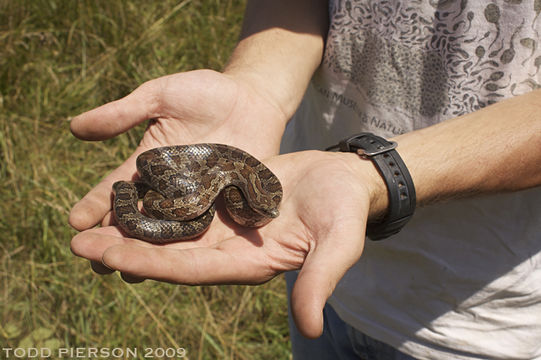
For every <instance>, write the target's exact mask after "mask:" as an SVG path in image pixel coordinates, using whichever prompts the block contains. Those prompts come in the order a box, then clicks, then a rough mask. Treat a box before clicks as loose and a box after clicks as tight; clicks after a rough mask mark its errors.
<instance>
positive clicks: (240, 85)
mask: <svg viewBox="0 0 541 360" xmlns="http://www.w3.org/2000/svg"><path fill="white" fill-rule="evenodd" d="M260 91H264V90H260ZM285 117H286V116H285V115H284V114H283V113H282V112H281V110H280V108H279V106H278V105H277V104H276V103H273V101H272V97H271V96H267V94H264V93H260V92H258V91H257V90H256V89H254V88H252V87H250V85H248V83H247V82H243V81H241V80H238V79H236V78H235V77H234V76H228V75H224V74H221V73H217V72H214V71H210V70H197V71H192V72H187V73H179V74H174V75H170V76H165V77H161V78H158V79H155V80H151V81H149V82H146V83H144V84H143V85H141V86H140V87H139V88H137V89H136V90H135V91H133V92H132V93H131V94H129V95H128V96H126V97H124V98H122V99H120V100H117V101H113V102H111V103H108V104H105V105H103V106H100V107H98V108H96V109H93V110H91V111H88V112H86V113H84V114H81V115H79V116H77V117H75V118H74V119H73V120H72V122H71V130H72V132H73V134H74V135H75V136H77V137H78V138H80V139H85V140H104V139H107V138H111V137H114V136H116V135H118V134H120V133H122V132H125V131H127V130H129V129H130V128H132V127H133V126H135V125H137V124H139V123H141V122H143V121H146V120H148V119H152V121H151V122H150V123H149V126H148V128H147V130H146V132H145V134H144V136H143V138H142V140H141V142H140V145H139V146H138V148H137V149H136V150H135V152H134V153H133V155H132V156H130V157H129V158H128V159H127V160H126V161H125V162H124V163H123V164H122V165H120V166H119V167H118V168H117V169H116V170H114V171H113V172H111V173H110V174H109V175H108V176H106V177H105V178H104V179H103V180H102V181H101V182H100V183H99V184H98V185H97V186H96V187H95V188H94V189H92V190H91V191H90V192H89V193H88V194H87V195H86V196H85V197H83V198H82V199H81V200H80V201H79V202H78V203H77V204H75V206H74V207H73V209H72V211H71V213H70V218H69V222H70V224H71V226H73V227H74V228H75V229H77V230H85V229H89V228H91V227H92V226H94V225H96V224H97V223H99V222H101V223H102V224H108V223H109V221H110V216H109V215H108V214H110V208H111V186H112V184H113V183H114V182H115V181H117V180H126V179H132V178H133V176H134V175H135V173H136V168H135V159H136V157H137V155H139V154H140V153H141V152H143V151H145V150H148V149H150V148H154V147H158V146H165V145H178V144H190V143H197V142H218V143H225V144H228V145H233V146H236V147H239V148H242V149H243V150H246V151H248V152H250V153H252V154H253V155H255V156H256V157H260V158H262V157H267V156H270V155H274V154H276V153H277V151H278V148H279V142H280V137H281V135H282V132H283V129H284V126H285V122H286V119H285ZM262 129H264V131H262Z"/></svg>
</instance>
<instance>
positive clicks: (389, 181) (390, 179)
mask: <svg viewBox="0 0 541 360" xmlns="http://www.w3.org/2000/svg"><path fill="white" fill-rule="evenodd" d="M336 147H338V148H339V150H340V151H342V152H354V153H357V154H358V155H359V156H361V157H363V158H367V159H370V160H371V161H372V162H373V163H374V165H375V167H376V169H377V170H378V171H379V173H380V175H381V176H382V178H383V180H384V182H385V185H386V186H387V190H388V195H389V207H388V211H387V214H386V215H385V216H384V217H383V219H382V220H381V221H379V222H376V223H369V224H368V225H367V229H366V234H367V236H368V237H369V238H370V239H372V240H381V239H385V238H387V237H389V236H391V235H394V234H396V233H398V232H399V231H400V230H401V229H402V228H403V227H404V225H406V223H407V222H408V221H409V220H410V218H411V217H412V215H413V213H414V211H415V204H416V196H415V186H414V184H413V179H412V178H411V175H410V173H409V171H408V168H407V167H406V164H405V163H404V161H403V160H402V158H401V157H400V155H399V154H398V152H397V151H396V150H395V149H396V147H397V143H396V142H393V141H387V140H385V139H384V138H382V137H380V136H377V135H374V134H372V133H367V132H364V133H360V134H356V135H353V136H351V137H349V138H347V139H344V140H342V141H340V143H339V144H338V145H337V146H335V147H332V148H336Z"/></svg>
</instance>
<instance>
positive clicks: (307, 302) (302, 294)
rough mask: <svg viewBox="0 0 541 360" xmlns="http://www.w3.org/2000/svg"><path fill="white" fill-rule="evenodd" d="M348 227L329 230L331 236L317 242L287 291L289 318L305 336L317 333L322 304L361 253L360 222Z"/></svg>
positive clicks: (310, 336) (321, 316) (362, 226)
mask: <svg viewBox="0 0 541 360" xmlns="http://www.w3.org/2000/svg"><path fill="white" fill-rule="evenodd" d="M349 230H350V231H348V232H347V233H345V232H343V233H340V232H335V233H331V234H330V236H331V237H332V239H331V238H329V239H325V240H323V241H320V242H318V244H317V246H316V247H315V249H314V250H313V251H312V252H310V253H309V254H308V256H307V258H306V260H305V262H304V265H303V266H302V268H301V271H300V273H299V276H298V278H297V281H296V282H295V286H294V288H293V291H292V294H291V307H292V313H293V318H294V320H295V324H296V325H297V328H298V329H299V331H300V332H301V333H302V334H303V335H304V336H306V337H308V338H317V337H319V336H320V335H321V333H322V331H323V307H324V306H325V303H326V301H327V299H328V298H329V297H330V296H331V294H332V292H333V291H334V289H335V287H336V284H338V281H339V280H340V279H341V278H342V276H344V274H345V273H346V271H347V270H348V269H349V268H350V267H351V266H352V265H353V264H354V263H355V261H357V260H358V259H359V257H360V255H361V252H362V249H363V245H364V236H363V235H360V234H364V225H362V224H358V226H355V227H353V228H350V229H349ZM351 230H353V231H351ZM355 230H357V231H355Z"/></svg>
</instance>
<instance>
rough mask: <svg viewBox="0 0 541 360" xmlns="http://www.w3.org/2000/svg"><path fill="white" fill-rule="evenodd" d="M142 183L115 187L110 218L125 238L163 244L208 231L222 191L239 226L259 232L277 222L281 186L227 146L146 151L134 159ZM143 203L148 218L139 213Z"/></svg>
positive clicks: (252, 160) (251, 159)
mask: <svg viewBox="0 0 541 360" xmlns="http://www.w3.org/2000/svg"><path fill="white" fill-rule="evenodd" d="M136 164H137V170H138V171H139V175H140V181H138V182H127V181H118V182H116V183H115V184H113V191H114V193H115V199H114V202H113V212H114V215H115V219H116V221H117V223H118V225H119V226H120V227H121V228H122V230H123V231H124V232H125V233H126V235H128V236H130V237H134V238H138V239H141V240H145V241H148V242H151V243H157V244H164V243H169V242H174V241H179V240H186V239H191V238H194V237H196V236H198V235H200V234H202V233H203V232H205V230H207V228H208V226H209V225H210V223H211V222H212V219H213V217H214V211H215V210H214V201H215V200H216V198H217V196H218V195H219V194H220V193H221V192H222V190H224V191H223V194H224V200H225V205H226V209H227V211H228V213H229V215H230V216H231V218H232V219H233V220H234V221H235V222H237V223H238V224H240V225H243V226H248V227H259V226H262V225H265V224H267V223H268V222H269V221H270V220H272V219H273V218H275V217H277V216H278V206H279V204H280V201H281V200H282V186H281V184H280V181H279V180H278V178H277V177H276V176H275V175H274V174H273V173H272V172H271V171H270V170H269V169H268V168H267V167H266V166H265V165H263V164H262V163H261V162H260V161H259V160H257V159H256V158H254V157H253V156H252V155H250V154H248V153H246V152H244V151H242V150H240V149H237V148H234V147H232V146H228V145H222V144H195V145H178V146H167V147H161V148H156V149H151V150H148V151H146V152H144V153H142V154H140V155H139V157H138V158H137V162H136ZM141 198H142V199H143V208H144V211H145V213H146V214H148V216H147V215H144V214H142V213H141V212H139V210H138V208H137V202H138V200H139V199H141Z"/></svg>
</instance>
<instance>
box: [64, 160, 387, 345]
mask: <svg viewBox="0 0 541 360" xmlns="http://www.w3.org/2000/svg"><path fill="white" fill-rule="evenodd" d="M266 165H267V166H269V168H270V169H271V170H272V171H273V172H274V173H275V174H276V175H277V176H278V178H279V179H280V181H281V183H282V186H283V190H284V197H283V200H282V204H281V207H280V213H281V215H280V216H279V217H278V218H277V219H274V220H273V221H271V222H270V223H269V224H267V225H265V226H263V227H261V228H259V229H249V228H242V227H240V226H239V225H236V224H235V223H233V222H232V221H230V220H229V219H228V218H227V216H226V215H224V211H220V209H219V210H218V216H217V217H216V218H215V219H214V221H213V223H212V224H211V226H210V228H209V230H208V231H207V232H206V233H205V234H203V235H202V236H201V237H200V238H198V239H195V240H190V241H183V242H177V243H172V244H168V245H162V246H159V245H152V244H149V243H145V242H142V241H139V240H136V239H129V238H124V237H123V236H122V234H121V232H120V230H119V229H118V228H117V227H114V226H105V227H101V228H95V229H90V230H87V231H83V232H81V233H80V234H78V235H77V236H75V237H74V238H73V240H72V244H71V245H72V250H73V252H74V253H75V254H77V255H79V256H83V257H85V258H88V259H90V260H93V261H102V262H103V264H104V265H105V266H107V267H108V268H110V269H114V270H118V271H121V272H122V273H123V274H124V275H125V276H127V279H130V278H131V279H141V280H142V279H146V278H148V279H155V280H160V281H166V282H171V283H176V284H191V285H201V284H260V283H263V282H266V281H268V280H270V279H271V278H273V277H274V276H276V275H277V274H279V273H282V272H284V271H290V270H296V269H300V274H299V277H298V280H297V281H296V284H295V288H294V289H293V293H292V311H293V315H294V317H295V319H296V323H297V326H298V327H299V329H300V331H301V332H302V333H303V334H304V335H306V336H308V337H317V336H319V335H320V334H321V331H322V326H323V317H322V309H323V306H324V304H325V301H326V300H327V298H328V297H329V296H330V294H331V293H332V291H333V290H334V288H335V286H336V284H337V282H338V281H339V280H340V278H341V277H342V276H343V274H344V273H345V272H346V270H347V269H348V268H349V267H350V266H351V265H352V264H353V263H354V262H355V261H357V260H358V259H359V257H360V256H361V252H362V249H363V246H364V234H365V228H366V221H367V217H368V215H369V210H370V211H371V212H373V210H371V206H372V204H375V203H377V194H378V191H381V190H382V188H381V187H382V186H383V191H385V188H384V185H383V182H382V181H381V179H380V178H379V175H378V174H377V171H376V170H375V168H374V167H373V165H372V164H371V162H370V161H363V160H360V159H359V157H358V156H357V155H355V154H351V153H328V152H321V151H306V152H299V153H293V154H287V155H281V156H276V157H273V158H270V159H268V161H266ZM222 210H223V209H222Z"/></svg>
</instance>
